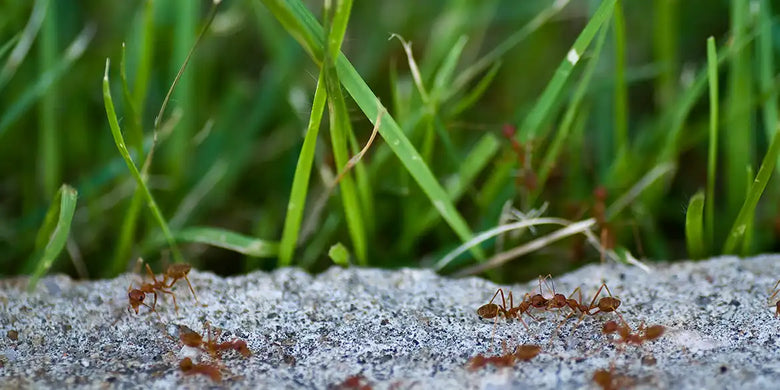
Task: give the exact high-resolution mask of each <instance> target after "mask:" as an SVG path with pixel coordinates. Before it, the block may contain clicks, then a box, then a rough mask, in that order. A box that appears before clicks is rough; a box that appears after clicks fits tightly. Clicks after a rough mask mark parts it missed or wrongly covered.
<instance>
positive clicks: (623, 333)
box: [601, 318, 666, 345]
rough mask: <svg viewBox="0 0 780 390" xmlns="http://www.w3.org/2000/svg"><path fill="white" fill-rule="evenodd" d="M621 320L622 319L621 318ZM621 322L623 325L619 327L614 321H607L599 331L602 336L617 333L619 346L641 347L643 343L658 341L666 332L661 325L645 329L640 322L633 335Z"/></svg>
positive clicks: (643, 324) (626, 325)
mask: <svg viewBox="0 0 780 390" xmlns="http://www.w3.org/2000/svg"><path fill="white" fill-rule="evenodd" d="M621 320H623V319H622V318H621ZM622 322H623V324H622V325H620V324H618V323H617V322H615V321H607V322H605V323H604V326H603V327H602V328H601V331H602V332H603V333H604V334H613V333H617V334H618V336H620V339H619V340H617V342H618V343H620V344H623V345H628V344H634V345H641V344H642V343H644V342H645V341H653V340H656V339H658V338H659V337H661V336H662V335H663V334H664V330H666V328H664V327H663V325H652V326H649V327H647V328H645V323H644V322H642V323H641V324H640V325H639V329H637V331H636V333H634V332H633V330H632V329H631V327H630V326H629V325H628V323H626V321H625V320H623V321H622Z"/></svg>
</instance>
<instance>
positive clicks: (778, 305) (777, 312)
mask: <svg viewBox="0 0 780 390" xmlns="http://www.w3.org/2000/svg"><path fill="white" fill-rule="evenodd" d="M778 285H780V280H778V281H777V283H775V285H774V287H772V290H774V292H773V293H772V295H770V296H769V302H772V299H774V298H775V297H776V296H777V294H780V289H779V288H777V286H778ZM771 305H772V304H771V303H770V306H771ZM774 305H775V306H776V309H775V318H777V316H780V300H778V301H777V302H776V303H774Z"/></svg>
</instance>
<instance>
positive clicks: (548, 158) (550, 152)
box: [528, 25, 609, 205]
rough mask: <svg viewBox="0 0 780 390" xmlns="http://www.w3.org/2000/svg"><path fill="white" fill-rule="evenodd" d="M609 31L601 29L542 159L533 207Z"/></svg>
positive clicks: (566, 138) (566, 139)
mask: <svg viewBox="0 0 780 390" xmlns="http://www.w3.org/2000/svg"><path fill="white" fill-rule="evenodd" d="M608 30H609V27H608V26H607V25H605V26H604V27H602V28H601V34H599V37H598V38H597V40H596V46H595V47H594V49H593V55H592V56H591V58H590V60H589V61H588V65H587V67H586V68H585V71H584V72H583V73H582V78H581V79H580V82H579V84H578V85H577V88H576V89H575V90H574V96H572V99H571V103H569V107H568V108H567V109H566V113H565V114H564V115H563V120H562V121H561V125H560V126H558V132H557V133H556V134H555V137H554V138H553V140H552V142H551V143H550V147H549V148H548V149H547V151H546V153H545V155H544V157H543V158H542V163H541V165H540V166H539V169H538V172H537V176H536V183H537V184H536V188H535V189H534V190H533V191H532V192H531V194H530V196H529V202H528V204H531V205H533V204H534V202H535V201H536V198H537V197H538V196H539V194H540V193H541V191H542V190H543V189H544V185H545V183H547V179H548V178H549V175H550V172H551V171H552V169H553V168H554V166H555V162H556V161H557V160H558V157H559V155H560V151H561V148H562V147H563V145H564V142H567V141H568V139H569V133H570V131H571V129H572V125H573V124H574V119H575V118H576V116H577V112H578V110H579V108H580V103H582V100H583V98H585V95H586V93H587V92H588V87H589V86H590V81H591V79H592V78H593V73H594V72H595V70H596V65H597V64H598V62H599V58H600V57H601V49H602V47H604V41H605V40H606V36H607V31H608Z"/></svg>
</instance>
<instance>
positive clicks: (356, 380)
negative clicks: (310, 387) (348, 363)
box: [331, 375, 372, 390]
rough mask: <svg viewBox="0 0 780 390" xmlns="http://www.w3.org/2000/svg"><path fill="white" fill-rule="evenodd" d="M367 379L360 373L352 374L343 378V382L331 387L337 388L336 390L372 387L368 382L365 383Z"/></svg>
mask: <svg viewBox="0 0 780 390" xmlns="http://www.w3.org/2000/svg"><path fill="white" fill-rule="evenodd" d="M367 382H368V380H366V378H365V377H364V376H362V375H352V376H349V377H347V378H346V379H344V381H343V382H341V383H339V384H338V385H336V386H333V387H331V389H334V390H336V389H338V390H371V389H372V387H371V385H370V384H369V383H367Z"/></svg>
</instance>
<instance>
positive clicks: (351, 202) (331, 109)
mask: <svg viewBox="0 0 780 390" xmlns="http://www.w3.org/2000/svg"><path fill="white" fill-rule="evenodd" d="M329 4H330V2H326V8H325V13H326V16H325V20H326V23H329V19H328V18H329V16H328V14H329V13H330V9H329V7H327V6H328V5H329ZM351 8H352V1H350V0H339V1H336V7H335V10H334V11H333V20H332V23H330V25H328V24H326V27H329V28H330V30H329V31H327V55H326V57H325V62H324V63H323V66H322V71H323V72H325V88H326V90H327V93H328V119H329V122H330V123H329V124H330V139H331V145H332V147H333V158H334V160H335V162H336V172H341V171H343V170H344V167H346V166H347V162H348V161H349V151H348V147H347V142H348V139H349V138H350V136H351V134H352V124H351V121H350V118H349V112H348V111H347V104H346V101H345V100H344V95H343V94H342V93H341V84H340V83H339V79H338V74H337V73H336V71H335V68H334V62H333V59H334V58H335V57H336V56H337V55H338V53H340V51H341V42H342V41H343V39H344V33H345V32H346V28H347V27H346V24H347V22H348V20H349V13H350V10H351ZM339 188H340V189H341V200H342V204H343V207H344V214H345V216H346V221H347V229H348V230H349V234H350V237H351V239H352V245H354V247H355V256H356V257H357V259H358V262H359V263H360V264H361V265H366V260H367V257H366V256H367V251H368V242H367V239H366V229H365V227H364V225H363V216H362V213H361V207H360V202H359V200H358V193H357V189H356V187H355V182H354V179H353V176H352V174H350V173H349V172H348V173H347V174H345V175H344V176H343V177H342V179H341V181H340V182H339Z"/></svg>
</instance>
